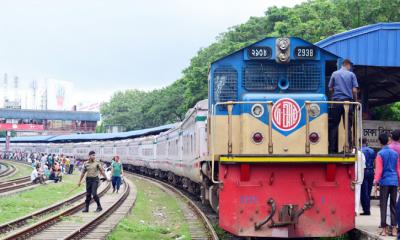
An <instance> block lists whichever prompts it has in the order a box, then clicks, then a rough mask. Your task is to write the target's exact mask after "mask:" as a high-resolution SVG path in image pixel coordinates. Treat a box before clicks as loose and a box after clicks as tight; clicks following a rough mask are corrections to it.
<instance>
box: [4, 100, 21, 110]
mask: <svg viewBox="0 0 400 240" xmlns="http://www.w3.org/2000/svg"><path fill="white" fill-rule="evenodd" d="M4 108H7V109H21V102H20V101H10V100H8V99H6V100H5V101H4Z"/></svg>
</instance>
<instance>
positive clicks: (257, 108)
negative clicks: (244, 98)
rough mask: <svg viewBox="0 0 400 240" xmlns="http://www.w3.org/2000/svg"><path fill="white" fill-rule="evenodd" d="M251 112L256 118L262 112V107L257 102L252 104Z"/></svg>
mask: <svg viewBox="0 0 400 240" xmlns="http://www.w3.org/2000/svg"><path fill="white" fill-rule="evenodd" d="M251 114H253V116H254V117H256V118H259V117H261V116H262V115H263V114H264V107H263V106H262V105H261V104H258V103H257V104H254V105H253V107H251Z"/></svg>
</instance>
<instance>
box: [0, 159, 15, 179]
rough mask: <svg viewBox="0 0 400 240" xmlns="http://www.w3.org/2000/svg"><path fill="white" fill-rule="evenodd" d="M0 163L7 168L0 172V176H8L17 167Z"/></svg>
mask: <svg viewBox="0 0 400 240" xmlns="http://www.w3.org/2000/svg"><path fill="white" fill-rule="evenodd" d="M2 165H3V166H6V167H7V170H5V171H4V172H2V173H0V178H4V177H7V176H9V175H11V174H13V173H14V172H16V171H17V168H16V167H15V166H14V165H12V164H9V163H4V162H2Z"/></svg>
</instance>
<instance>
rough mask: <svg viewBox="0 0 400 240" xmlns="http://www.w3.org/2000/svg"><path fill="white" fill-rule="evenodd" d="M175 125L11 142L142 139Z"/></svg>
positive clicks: (14, 140) (13, 139)
mask: <svg viewBox="0 0 400 240" xmlns="http://www.w3.org/2000/svg"><path fill="white" fill-rule="evenodd" d="M174 126H175V124H167V125H163V126H159V127H154V128H146V129H141V130H135V131H129V132H120V133H90V134H69V135H58V136H33V137H13V138H11V142H15V143H24V142H29V143H30V142H36V143H38V142H41V143H64V142H85V141H107V140H119V139H129V138H137V137H144V136H149V135H155V134H159V133H161V132H165V131H168V130H169V129H171V128H173V127H174ZM5 141H6V140H5V138H0V142H5Z"/></svg>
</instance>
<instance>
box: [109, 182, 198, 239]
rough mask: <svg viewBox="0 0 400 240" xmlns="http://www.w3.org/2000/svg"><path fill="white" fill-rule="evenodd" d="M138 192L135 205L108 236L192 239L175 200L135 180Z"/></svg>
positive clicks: (118, 237) (147, 183) (147, 184)
mask: <svg viewBox="0 0 400 240" xmlns="http://www.w3.org/2000/svg"><path fill="white" fill-rule="evenodd" d="M132 181H133V183H134V184H135V185H136V188H137V197H136V203H135V206H134V208H133V210H132V213H130V214H129V215H128V216H127V217H125V218H124V219H123V220H122V221H121V222H120V223H119V224H118V225H117V227H116V228H115V230H114V231H112V232H111V234H109V235H108V236H107V239H108V240H117V239H143V240H147V239H157V240H163V239H180V240H183V239H191V237H190V233H189V227H188V224H187V223H186V221H185V219H184V216H183V213H182V210H181V209H180V207H179V205H178V203H177V201H176V199H175V198H174V197H172V196H170V195H169V194H167V193H165V192H164V191H162V190H161V189H160V188H158V187H156V186H154V185H153V184H151V183H149V182H147V181H143V180H139V179H137V178H134V179H132Z"/></svg>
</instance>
